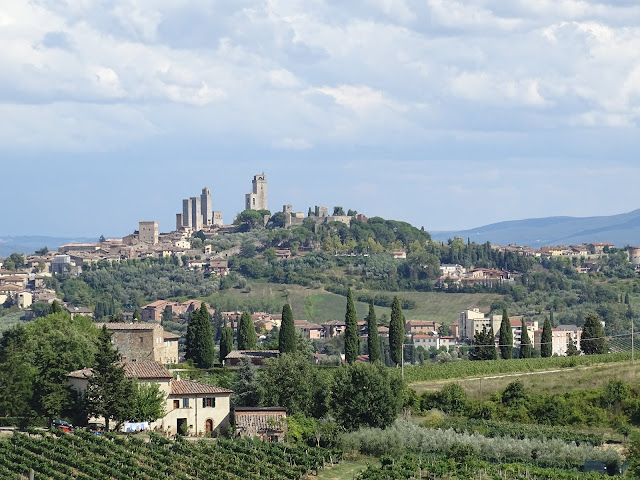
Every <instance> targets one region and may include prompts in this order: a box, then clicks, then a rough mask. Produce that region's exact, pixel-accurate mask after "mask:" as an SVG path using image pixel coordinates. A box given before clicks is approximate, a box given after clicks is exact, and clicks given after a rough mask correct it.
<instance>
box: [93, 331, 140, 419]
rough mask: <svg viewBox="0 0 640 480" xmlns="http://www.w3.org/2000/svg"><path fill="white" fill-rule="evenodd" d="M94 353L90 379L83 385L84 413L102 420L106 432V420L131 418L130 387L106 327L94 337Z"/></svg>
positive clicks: (131, 393) (131, 386)
mask: <svg viewBox="0 0 640 480" xmlns="http://www.w3.org/2000/svg"><path fill="white" fill-rule="evenodd" d="M97 347H98V351H97V352H96V355H95V364H94V366H93V376H92V377H91V378H90V379H89V383H88V386H87V410H88V413H89V414H90V415H92V416H100V417H104V419H105V426H106V429H107V430H109V421H110V420H115V421H116V422H117V423H121V422H123V421H125V420H127V419H129V418H130V417H131V416H132V415H133V410H132V404H131V402H130V400H131V398H132V396H133V384H132V382H131V381H130V380H128V379H127V378H125V375H124V368H123V366H122V365H121V364H120V363H119V362H120V358H121V356H120V354H119V353H118V351H117V350H116V349H115V348H114V347H113V345H112V344H111V333H110V332H109V330H107V327H106V325H103V326H102V330H101V331H100V334H99V335H98V342H97Z"/></svg>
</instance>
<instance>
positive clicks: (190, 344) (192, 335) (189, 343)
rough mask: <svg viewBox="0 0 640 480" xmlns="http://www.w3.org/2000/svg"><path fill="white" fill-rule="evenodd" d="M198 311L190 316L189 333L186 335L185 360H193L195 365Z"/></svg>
mask: <svg viewBox="0 0 640 480" xmlns="http://www.w3.org/2000/svg"><path fill="white" fill-rule="evenodd" d="M197 316H198V310H194V311H193V312H191V313H190V314H189V321H188V322H187V333H186V334H185V346H184V347H185V351H184V358H185V360H192V361H193V362H194V363H195V355H196V353H195V350H196V330H197V328H196V323H197V321H198V319H197Z"/></svg>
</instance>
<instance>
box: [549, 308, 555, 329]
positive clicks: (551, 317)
mask: <svg viewBox="0 0 640 480" xmlns="http://www.w3.org/2000/svg"><path fill="white" fill-rule="evenodd" d="M553 322H554V320H553V310H551V311H550V312H549V323H550V324H551V328H553Z"/></svg>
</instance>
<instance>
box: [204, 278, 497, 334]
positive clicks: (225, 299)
mask: <svg viewBox="0 0 640 480" xmlns="http://www.w3.org/2000/svg"><path fill="white" fill-rule="evenodd" d="M356 293H357V294H361V293H369V294H381V295H387V296H391V297H392V296H393V295H398V297H399V298H401V299H407V300H413V301H414V302H416V308H414V309H411V310H405V312H404V314H405V316H406V318H407V320H414V319H429V320H435V321H436V322H440V323H444V324H449V323H451V322H454V321H456V319H457V315H458V312H461V311H462V310H465V309H467V308H474V307H477V308H480V310H482V311H486V312H488V311H489V306H490V305H491V302H493V301H494V300H496V299H498V298H501V296H500V295H497V294H491V293H452V294H443V293H435V292H383V291H367V290H357V291H356ZM206 300H207V301H211V302H212V303H214V304H216V302H220V303H221V304H223V305H228V306H230V307H231V306H235V307H236V308H238V309H242V308H249V307H250V306H253V307H256V306H262V307H264V308H265V309H268V310H271V312H270V313H278V312H279V310H280V309H281V308H282V305H284V304H285V303H287V302H288V303H290V304H291V307H292V308H293V312H294V314H295V317H296V319H299V320H309V321H312V322H325V321H330V320H340V319H343V318H344V314H345V308H346V298H345V297H343V296H341V295H337V294H335V293H330V292H327V291H326V290H323V289H314V288H307V287H302V286H299V285H282V284H276V283H259V282H254V283H251V284H250V288H245V289H237V288H231V289H228V290H223V291H220V292H216V293H215V294H213V295H211V296H209V297H206ZM356 309H357V311H358V318H359V319H360V320H364V317H365V315H366V313H367V311H368V305H367V304H365V303H362V302H356ZM376 312H377V315H378V318H380V317H381V316H382V315H384V314H387V316H389V315H390V312H391V309H390V308H386V307H376Z"/></svg>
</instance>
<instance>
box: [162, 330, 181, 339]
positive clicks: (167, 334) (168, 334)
mask: <svg viewBox="0 0 640 480" xmlns="http://www.w3.org/2000/svg"><path fill="white" fill-rule="evenodd" d="M179 338H180V335H176V334H175V333H171V332H164V339H165V340H178V339H179Z"/></svg>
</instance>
